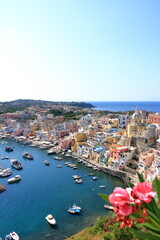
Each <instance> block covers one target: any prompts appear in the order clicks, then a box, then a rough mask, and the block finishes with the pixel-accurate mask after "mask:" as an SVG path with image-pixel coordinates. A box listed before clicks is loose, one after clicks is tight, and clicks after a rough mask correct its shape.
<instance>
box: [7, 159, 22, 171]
mask: <svg viewBox="0 0 160 240" xmlns="http://www.w3.org/2000/svg"><path fill="white" fill-rule="evenodd" d="M10 163H11V166H12V167H14V168H15V169H17V170H20V169H22V168H23V166H22V164H21V163H20V162H19V161H18V160H17V159H15V158H13V159H11V160H10Z"/></svg>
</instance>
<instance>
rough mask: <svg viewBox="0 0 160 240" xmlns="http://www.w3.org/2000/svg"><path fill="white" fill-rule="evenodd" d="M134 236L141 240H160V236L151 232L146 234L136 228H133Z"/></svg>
mask: <svg viewBox="0 0 160 240" xmlns="http://www.w3.org/2000/svg"><path fill="white" fill-rule="evenodd" d="M132 230H133V233H134V235H135V236H136V237H137V238H138V239H140V240H159V236H158V235H156V234H153V233H150V232H144V231H142V230H141V229H139V228H137V227H136V226H133V227H132Z"/></svg>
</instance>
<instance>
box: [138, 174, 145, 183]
mask: <svg viewBox="0 0 160 240" xmlns="http://www.w3.org/2000/svg"><path fill="white" fill-rule="evenodd" d="M137 174H138V179H139V181H140V182H145V181H144V179H143V177H142V175H141V174H140V173H137Z"/></svg>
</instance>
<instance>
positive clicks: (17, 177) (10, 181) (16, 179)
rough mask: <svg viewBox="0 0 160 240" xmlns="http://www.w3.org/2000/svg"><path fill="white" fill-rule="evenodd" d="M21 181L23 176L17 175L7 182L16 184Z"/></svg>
mask: <svg viewBox="0 0 160 240" xmlns="http://www.w3.org/2000/svg"><path fill="white" fill-rule="evenodd" d="M20 180H21V176H20V175H15V177H13V178H10V179H8V180H7V182H8V183H15V182H19V181H20Z"/></svg>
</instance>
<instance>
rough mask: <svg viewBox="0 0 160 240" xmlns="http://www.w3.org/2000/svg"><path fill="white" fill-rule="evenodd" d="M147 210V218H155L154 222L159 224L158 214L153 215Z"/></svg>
mask: <svg viewBox="0 0 160 240" xmlns="http://www.w3.org/2000/svg"><path fill="white" fill-rule="evenodd" d="M147 212H148V213H149V216H148V217H149V218H150V217H151V220H152V218H153V219H154V220H155V222H156V224H159V225H160V219H159V216H157V215H155V214H154V213H153V212H152V211H150V210H148V209H147Z"/></svg>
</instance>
